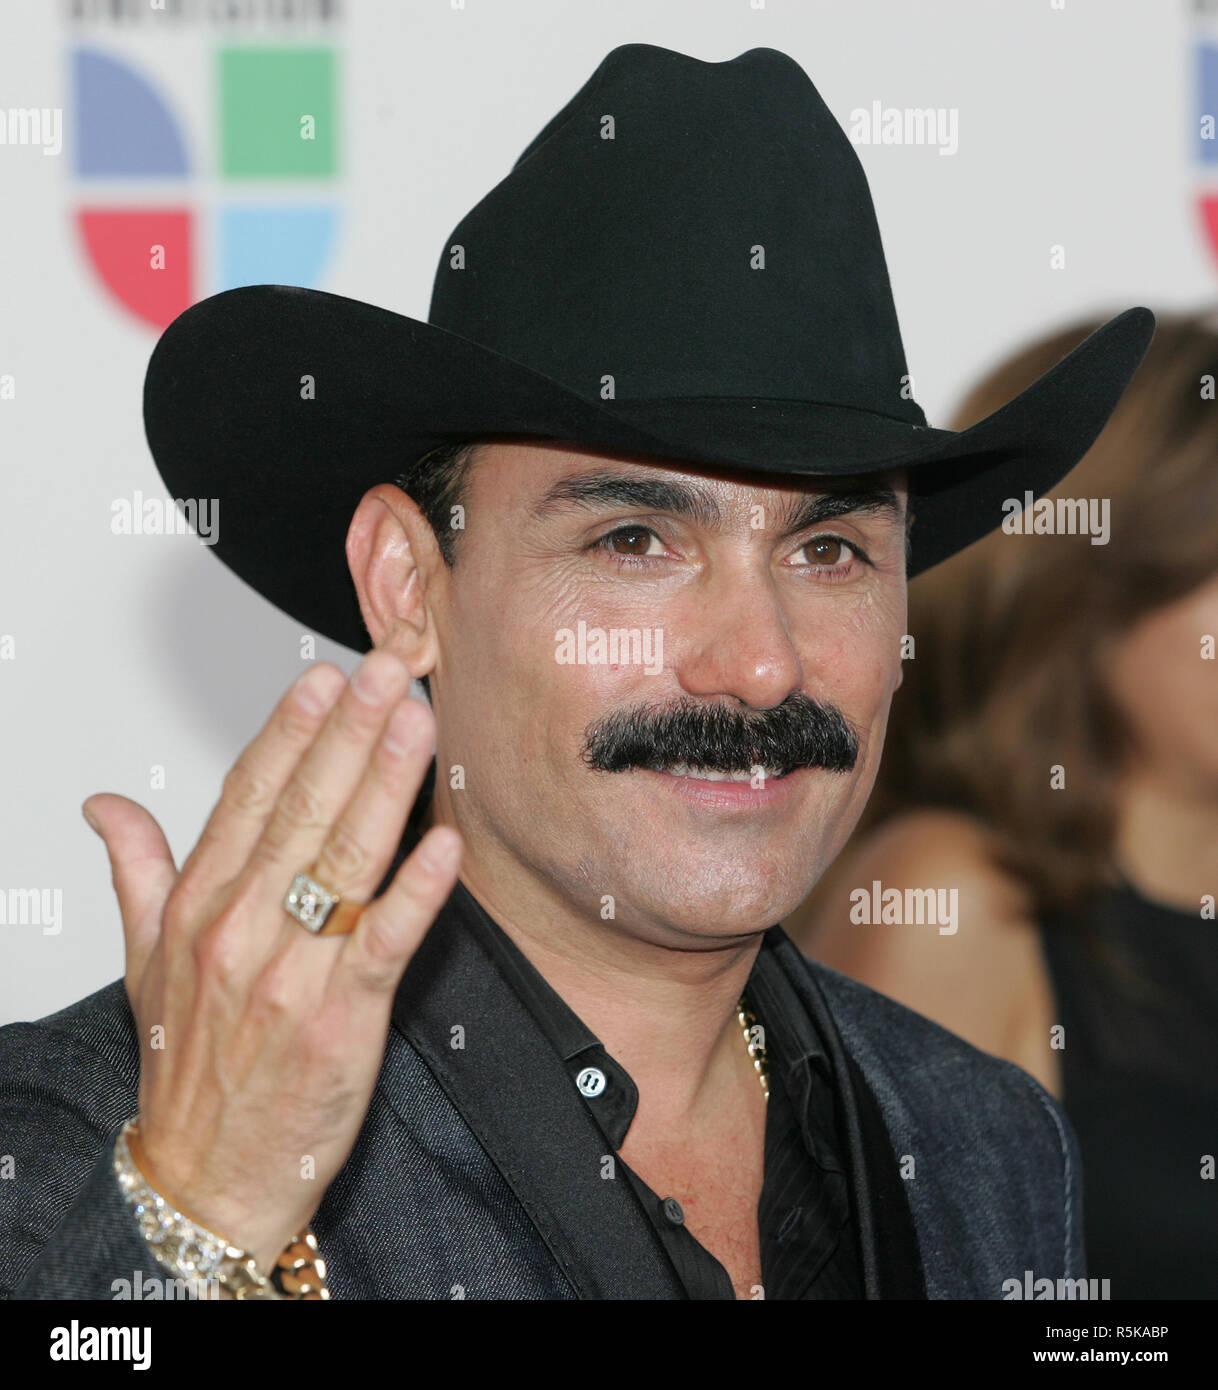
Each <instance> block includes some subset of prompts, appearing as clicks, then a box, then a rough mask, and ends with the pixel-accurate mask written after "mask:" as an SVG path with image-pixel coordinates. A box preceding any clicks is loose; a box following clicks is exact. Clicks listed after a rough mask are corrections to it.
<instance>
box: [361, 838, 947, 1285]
mask: <svg viewBox="0 0 1218 1390" xmlns="http://www.w3.org/2000/svg"><path fill="white" fill-rule="evenodd" d="M420 819H421V817H420ZM420 835H421V831H420V829H419V826H418V823H417V820H415V819H414V818H412V820H411V823H410V824H408V826H407V828H406V832H405V834H404V836H403V839H402V843H401V845H400V846H399V849H398V852H397V854H396V855H395V858H394V863H393V865H392V866H391V867H390V869H389V870H388V871H387V872H386V874H385V876H384V878H383V880H382V883H381V885H380V887H379V888H378V889H377V893H378V894H379V893H380V892H382V891H383V890H384V888H385V886H386V885H387V884H388V882H389V881H390V880H391V878H392V877H393V874H394V873H395V872H396V870H397V867H398V865H399V864H400V863H401V862H402V860H403V859H405V857H406V855H407V854H409V853H410V851H411V849H413V848H414V846H415V845H416V844H417V843H418V840H419V838H420ZM450 902H451V905H452V906H453V907H454V908H457V909H458V911H459V915H460V920H461V922H462V924H463V925H464V926H465V928H466V929H467V930H469V931H470V932H472V933H473V934H474V935H475V936H476V937H477V938H478V940H479V942H480V943H481V944H482V945H483V947H484V948H485V949H486V950H487V952H488V954H489V955H490V956H491V958H492V959H493V960H494V961H495V962H496V964H497V965H498V967H499V969H500V971H501V973H502V974H503V976H504V978H505V979H506V980H507V981H508V983H509V984H510V985H511V987H512V989H513V991H514V992H515V993H516V995H517V996H518V997H519V998H520V999H521V1001H522V1002H523V1003H524V1004H525V1006H526V1007H527V1008H528V1010H529V1012H530V1013H531V1014H532V1015H533V1017H534V1018H535V1019H536V1021H537V1023H538V1025H539V1027H540V1028H541V1029H542V1031H543V1032H544V1033H545V1035H546V1036H547V1037H548V1038H549V1039H550V1041H551V1043H552V1044H553V1045H554V1048H555V1051H556V1052H557V1054H558V1055H559V1056H560V1057H561V1058H562V1059H563V1063H564V1067H565V1069H566V1070H567V1072H568V1074H569V1075H570V1077H571V1083H572V1086H573V1087H575V1088H576V1089H577V1090H578V1089H579V1088H578V1087H577V1086H576V1078H577V1077H578V1076H579V1075H580V1073H581V1072H583V1071H584V1069H585V1068H587V1067H594V1068H596V1069H597V1070H599V1071H600V1072H602V1073H603V1075H604V1077H605V1081H606V1084H605V1085H604V1086H603V1088H602V1089H601V1090H600V1092H599V1094H598V1095H596V1096H588V1095H586V1094H584V1095H583V1099H584V1102H585V1104H586V1105H587V1107H588V1110H589V1113H590V1114H591V1115H592V1116H593V1117H594V1119H595V1120H596V1122H597V1124H598V1125H599V1127H600V1128H601V1130H602V1131H603V1133H604V1134H605V1137H606V1141H607V1143H608V1145H609V1146H610V1148H611V1150H612V1151H613V1153H614V1155H615V1157H614V1161H615V1163H616V1165H617V1166H618V1167H619V1168H620V1169H621V1171H622V1172H623V1173H625V1175H626V1177H627V1179H628V1181H629V1182H630V1184H631V1187H632V1188H633V1190H634V1192H635V1195H636V1196H637V1197H638V1199H639V1203H640V1206H641V1207H642V1208H643V1210H644V1211H645V1212H646V1214H647V1216H648V1218H649V1219H650V1221H651V1224H652V1226H653V1227H654V1229H655V1231H656V1235H657V1237H658V1238H659V1241H660V1244H661V1245H662V1246H663V1248H664V1250H665V1252H666V1254H667V1255H668V1257H669V1259H670V1260H671V1262H672V1265H673V1268H674V1270H675V1271H676V1274H677V1277H678V1279H679V1280H680V1282H681V1284H682V1285H683V1286H684V1288H685V1291H686V1293H687V1294H688V1296H689V1297H690V1298H691V1299H733V1300H734V1299H735V1297H736V1293H735V1290H734V1288H733V1286H732V1281H731V1277H730V1276H729V1274H728V1272H727V1270H726V1269H724V1267H723V1265H722V1264H721V1263H720V1262H719V1260H717V1259H716V1258H715V1257H714V1256H713V1255H712V1254H711V1253H710V1251H709V1250H707V1249H706V1247H705V1246H703V1245H702V1244H701V1242H700V1241H698V1240H697V1239H696V1238H695V1237H694V1236H693V1234H692V1233H691V1232H690V1231H689V1230H688V1228H687V1227H686V1226H685V1224H684V1221H683V1220H682V1219H681V1214H680V1203H679V1198H677V1196H676V1194H669V1193H660V1194H657V1193H655V1192H653V1191H652V1189H651V1188H650V1187H649V1186H648V1185H647V1184H646V1183H645V1182H644V1181H643V1179H642V1178H641V1177H639V1175H638V1174H637V1173H635V1172H634V1171H633V1170H632V1169H631V1168H630V1167H629V1165H628V1164H627V1163H626V1162H625V1161H624V1160H623V1159H622V1158H621V1157H620V1155H618V1154H617V1150H618V1149H619V1148H620V1147H621V1145H622V1143H623V1142H624V1141H625V1138H626V1134H627V1131H628V1130H629V1128H630V1123H631V1121H632V1120H633V1118H634V1114H635V1111H636V1109H637V1106H638V1089H637V1087H636V1086H635V1084H634V1081H633V1080H632V1079H631V1077H630V1075H629V1073H628V1072H627V1071H626V1069H625V1068H624V1067H623V1066H621V1064H620V1063H618V1062H617V1061H616V1060H615V1059H614V1058H613V1057H612V1056H611V1055H610V1054H609V1053H608V1052H607V1051H606V1049H605V1048H604V1046H603V1045H602V1044H601V1042H600V1041H599V1039H598V1038H597V1037H596V1035H595V1034H594V1033H592V1031H591V1030H590V1029H589V1028H588V1027H587V1026H586V1025H585V1024H584V1023H582V1022H581V1021H580V1019H579V1018H578V1017H577V1016H576V1014H575V1013H574V1011H573V1010H572V1009H571V1008H570V1007H569V1005H567V1004H566V1002H565V1001H564V1000H563V999H562V997H561V996H560V995H559V994H558V993H557V991H556V990H555V989H554V988H553V987H552V986H551V985H550V984H549V983H548V981H547V980H546V979H545V978H544V976H543V975H542V974H541V972H540V971H539V970H537V968H536V967H535V966H534V965H533V964H532V962H531V961H530V960H529V959H528V957H527V956H525V954H524V953H523V952H522V951H521V950H520V948H519V947H518V946H517V945H516V943H515V942H514V941H513V940H512V939H511V937H509V936H508V934H507V933H506V932H505V931H504V930H503V928H502V927H500V926H499V925H498V923H497V922H495V920H494V919H493V918H492V917H491V916H490V914H489V913H488V912H487V911H486V909H485V908H483V907H482V905H481V904H480V903H479V902H478V901H477V899H476V898H474V896H473V894H471V893H470V892H469V891H468V889H466V888H465V886H464V884H462V883H460V882H458V884H457V886H456V888H455V890H454V892H453V896H452V899H451V900H450ZM774 932H777V933H780V934H781V933H782V928H781V927H780V926H778V927H772V928H770V931H769V932H767V938H768V937H769V936H770V934H771V933H774ZM746 991H747V993H748V996H749V1001H750V1004H751V1006H752V1008H753V1011H754V1013H755V1015H756V1017H757V1021H758V1022H759V1023H761V1024H762V1026H763V1027H764V1028H765V1043H766V1050H767V1054H768V1060H769V1064H770V1099H769V1102H768V1104H767V1112H766V1127H765V1176H764V1181H763V1187H762V1193H761V1199H760V1202H759V1203H758V1229H759V1236H760V1242H761V1272H762V1287H763V1290H764V1297H765V1298H767V1299H779V1300H793V1299H798V1300H820V1299H862V1298H864V1297H865V1296H866V1294H865V1291H864V1285H863V1276H862V1269H861V1263H860V1255H859V1246H858V1230H857V1213H856V1212H855V1211H854V1210H853V1204H852V1201H851V1195H850V1182H849V1176H850V1175H849V1169H848V1166H847V1160H846V1157H845V1154H846V1146H845V1143H844V1142H843V1139H842V1136H841V1135H840V1133H839V1114H838V1100H837V1086H838V1084H839V1083H838V1082H837V1079H836V1078H835V1076H834V1074H833V1069H832V1066H831V1065H830V1061H829V1057H828V1055H827V1053H826V1050H825V1048H824V1047H823V1045H822V1040H821V1038H820V1036H819V1033H818V1031H817V1028H816V1024H815V1021H814V1020H813V1019H812V1018H811V1017H809V1015H808V1013H807V1011H806V1010H805V1009H803V1008H802V1006H801V1004H800V1001H799V999H798V997H797V996H796V995H795V993H794V991H793V990H792V988H791V985H790V983H789V981H788V980H787V979H786V977H785V975H784V974H783V972H782V970H781V969H779V968H777V967H776V966H775V963H774V961H773V960H772V958H771V955H770V953H769V952H768V951H767V950H766V949H765V946H764V945H763V947H762V949H761V950H760V951H759V952H758V953H757V959H756V961H755V962H754V965H753V970H752V973H751V974H750V976H749V980H748V984H747V986H746ZM744 1045H745V1044H744V1039H743V1038H741V1042H740V1046H741V1048H742V1049H743V1048H744ZM848 1084H853V1085H854V1087H855V1090H856V1094H857V1093H858V1091H859V1088H860V1086H861V1087H862V1090H863V1091H865V1090H866V1086H865V1083H863V1082H862V1079H861V1077H860V1076H858V1075H852V1077H851V1078H850V1081H849V1083H848ZM758 1085H760V1082H759V1083H758ZM581 1094H583V1092H582V1091H581ZM873 1107H874V1101H872V1102H871V1107H868V1108H867V1109H866V1111H865V1114H866V1115H867V1116H868V1119H869V1123H868V1126H867V1130H868V1133H867V1137H868V1140H869V1142H870V1143H871V1145H873V1146H875V1147H878V1146H879V1145H880V1144H881V1143H882V1144H883V1146H884V1149H885V1151H886V1152H885V1154H884V1155H883V1157H884V1158H885V1159H886V1160H887V1167H888V1168H889V1170H890V1171H891V1172H892V1173H893V1174H895V1172H896V1165H895V1159H894V1158H893V1157H892V1151H891V1147H890V1146H889V1145H888V1144H887V1142H886V1141H885V1139H884V1135H883V1129H882V1123H881V1124H880V1125H879V1127H878V1130H877V1125H876V1123H875V1122H874V1118H878V1117H872V1116H871V1113H870V1111H871V1108H873ZM878 1156H879V1155H877V1157H878ZM899 1187H900V1183H899V1179H898V1180H896V1188H895V1189H894V1188H893V1187H892V1185H891V1183H890V1184H889V1185H888V1190H887V1191H886V1192H885V1193H883V1195H881V1193H880V1191H878V1190H877V1191H876V1193H875V1200H876V1201H877V1203H879V1204H880V1205H881V1206H883V1208H884V1209H885V1210H887V1211H888V1212H889V1213H890V1216H889V1218H888V1219H889V1220H891V1221H893V1222H894V1229H895V1230H898V1231H900V1230H903V1231H904V1238H903V1239H902V1241H901V1247H903V1248H900V1252H899V1254H898V1247H894V1248H893V1250H892V1251H891V1252H890V1258H893V1259H894V1262H899V1264H900V1265H901V1266H903V1267H904V1269H903V1273H902V1275H901V1277H900V1280H899V1283H898V1284H896V1285H894V1287H893V1288H892V1290H891V1293H890V1296H895V1297H903V1298H925V1297H926V1292H925V1286H924V1284H923V1278H922V1271H921V1267H920V1261H919V1260H918V1258H917V1251H916V1241H915V1239H914V1237H913V1230H912V1222H911V1218H910V1217H909V1214H908V1211H907V1210H906V1211H905V1212H904V1215H903V1218H902V1219H901V1220H900V1221H896V1218H895V1216H894V1215H893V1214H892V1213H893V1207H894V1206H895V1205H896V1204H897V1203H899V1204H900V1206H901V1207H902V1208H904V1207H905V1202H904V1198H903V1196H902V1194H901V1193H900V1191H899ZM674 1199H676V1204H675V1206H674Z"/></svg>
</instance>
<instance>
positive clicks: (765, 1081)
mask: <svg viewBox="0 0 1218 1390" xmlns="http://www.w3.org/2000/svg"><path fill="white" fill-rule="evenodd" d="M736 1019H737V1021H738V1022H739V1024H740V1028H741V1031H742V1032H743V1033H744V1043H745V1046H746V1047H747V1048H748V1050H749V1056H750V1057H751V1058H752V1059H753V1070H754V1071H756V1073H757V1076H758V1078H759V1079H760V1081H761V1089H762V1092H763V1093H764V1095H765V1098H766V1100H769V1098H770V1065H769V1062H768V1060H767V1058H766V1053H765V1045H764V1044H763V1043H758V1042H755V1041H754V1040H753V1028H754V1027H755V1026H756V1023H757V1018H756V1016H755V1015H754V1013H753V1011H752V1009H750V1008H749V1004H748V999H747V997H746V996H745V995H743V994H742V995H741V996H740V1002H739V1003H738V1004H737V1005H736ZM762 1036H764V1032H763V1034H762Z"/></svg>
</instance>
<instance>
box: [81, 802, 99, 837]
mask: <svg viewBox="0 0 1218 1390" xmlns="http://www.w3.org/2000/svg"><path fill="white" fill-rule="evenodd" d="M80 814H81V815H82V816H84V818H85V820H87V821H88V822H89V828H90V829H91V830H92V831H94V833H95V834H98V835H100V834H101V826H100V825H98V823H97V822H96V821H95V820H94V819H93V817H92V816H91V815H90V814H89V812H88V811H86V810H85V808H84V807H83V806H82V807H81V808H80Z"/></svg>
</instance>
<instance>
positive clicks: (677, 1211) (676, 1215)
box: [662, 1197, 685, 1226]
mask: <svg viewBox="0 0 1218 1390" xmlns="http://www.w3.org/2000/svg"><path fill="white" fill-rule="evenodd" d="M662 1206H663V1209H664V1215H665V1216H666V1217H667V1218H668V1220H669V1221H671V1222H672V1224H673V1225H674V1226H680V1225H683V1224H684V1221H685V1213H684V1212H683V1211H682V1210H681V1203H680V1202H678V1201H677V1199H676V1198H675V1197H665V1198H664V1201H663V1203H662Z"/></svg>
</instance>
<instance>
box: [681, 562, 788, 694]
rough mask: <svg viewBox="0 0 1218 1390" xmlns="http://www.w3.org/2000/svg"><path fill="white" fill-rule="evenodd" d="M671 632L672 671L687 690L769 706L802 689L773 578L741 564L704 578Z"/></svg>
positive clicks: (785, 618) (783, 612) (784, 614)
mask: <svg viewBox="0 0 1218 1390" xmlns="http://www.w3.org/2000/svg"><path fill="white" fill-rule="evenodd" d="M690 600H691V602H690V606H689V609H688V610H687V612H685V613H684V614H683V615H682V620H681V626H682V628H683V629H684V631H679V632H676V633H673V634H672V635H673V637H675V638H676V639H677V640H676V641H675V643H674V648H675V673H676V676H677V679H678V680H679V681H680V683H681V686H682V688H683V689H685V690H686V691H687V692H688V693H689V694H690V695H696V696H723V695H729V696H732V697H734V698H735V699H737V700H739V701H741V702H742V703H743V704H745V705H748V706H750V707H751V708H753V709H771V708H773V707H774V706H775V705H780V704H781V703H782V702H783V700H785V699H786V698H787V697H788V696H789V695H791V694H792V693H793V692H794V691H797V690H799V689H800V688H801V686H802V682H803V668H802V665H801V662H800V658H799V651H798V649H797V647H796V645H795V642H794V640H793V638H792V635H791V630H790V626H789V622H788V615H787V613H786V611H785V610H784V608H783V604H782V601H781V598H780V595H779V593H778V591H777V588H776V586H775V583H774V580H773V577H772V576H771V575H770V574H769V573H768V572H767V571H759V570H758V568H757V567H755V566H753V565H751V564H747V563H745V562H741V563H739V564H735V565H731V566H728V567H723V568H721V569H720V570H719V571H718V572H717V573H715V574H714V575H710V576H707V577H706V578H705V579H704V581H703V582H702V583H701V584H699V585H698V586H697V593H696V594H691V595H690Z"/></svg>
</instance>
